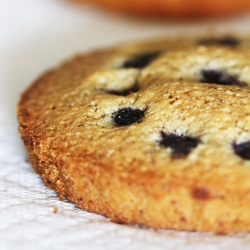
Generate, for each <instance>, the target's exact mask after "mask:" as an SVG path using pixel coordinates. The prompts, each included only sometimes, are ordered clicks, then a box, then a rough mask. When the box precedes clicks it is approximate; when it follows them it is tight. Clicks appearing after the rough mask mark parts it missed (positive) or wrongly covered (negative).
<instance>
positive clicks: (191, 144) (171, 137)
mask: <svg viewBox="0 0 250 250" xmlns="http://www.w3.org/2000/svg"><path fill="white" fill-rule="evenodd" d="M161 137H162V139H161V140H160V142H159V143H160V145H161V146H163V147H165V148H171V149H172V154H173V156H186V155H188V154H189V153H190V152H191V151H192V149H194V148H195V147H196V146H197V145H198V143H199V140H198V139H196V138H192V137H189V136H184V135H175V134H173V133H170V134H165V133H164V132H163V131H161Z"/></svg>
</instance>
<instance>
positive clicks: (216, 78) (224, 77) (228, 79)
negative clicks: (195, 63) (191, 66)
mask: <svg viewBox="0 0 250 250" xmlns="http://www.w3.org/2000/svg"><path fill="white" fill-rule="evenodd" d="M201 76H202V78H201V80H200V82H204V83H215V84H221V85H237V86H243V85H244V83H243V82H240V81H239V80H238V78H237V77H236V76H234V75H230V74H228V73H227V72H224V71H221V70H218V69H203V70H202V71H201Z"/></svg>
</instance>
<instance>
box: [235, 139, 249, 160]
mask: <svg viewBox="0 0 250 250" xmlns="http://www.w3.org/2000/svg"><path fill="white" fill-rule="evenodd" d="M233 149H234V152H235V154H237V155H238V156H240V157H241V158H243V159H246V160H250V141H248V142H243V143H240V144H236V143H234V144H233Z"/></svg>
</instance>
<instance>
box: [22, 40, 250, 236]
mask: <svg viewBox="0 0 250 250" xmlns="http://www.w3.org/2000/svg"><path fill="white" fill-rule="evenodd" d="M249 47H250V46H249V39H246V38H235V37H229V36H227V37H205V38H190V39H187V38H180V39H177V38H176V39H175V38H173V39H163V40H159V41H149V42H138V43H130V44H124V45H120V46H117V47H114V48H109V49H103V50H99V51H94V52H91V53H88V54H83V55H78V56H76V57H74V58H72V59H70V60H69V61H67V62H65V63H63V64H62V65H60V66H59V67H57V68H55V69H52V70H51V71H49V72H47V73H45V74H44V75H42V76H41V77H40V78H39V79H37V80H36V81H35V82H34V83H33V84H32V85H31V86H30V87H29V88H28V89H27V90H26V91H25V92H24V93H23V94H22V96H21V99H20V102H19V105H18V109H17V114H18V119H19V122H20V133H21V136H22V139H23V142H24V144H25V146H26V147H27V151H28V154H29V157H30V160H31V163H32V166H33V168H34V170H35V171H36V172H37V173H38V174H39V175H40V176H41V177H42V178H43V180H44V182H45V184H46V185H47V186H48V187H49V188H52V189H54V190H55V191H56V192H57V194H58V195H59V197H60V198H61V199H68V200H69V201H72V202H74V203H75V204H76V205H77V206H78V207H80V208H83V209H85V210H87V211H90V212H95V213H99V214H102V215H105V216H107V217H109V218H110V219H111V220H112V221H114V222H118V223H127V224H138V225H145V226H147V227H154V228H165V229H175V230H188V231H203V232H207V231H211V232H216V233H229V232H248V231H250V213H249V207H250V181H249V179H250V129H249V128H250V98H249V95H250V89H249V86H250V65H249V60H248V58H250V50H249Z"/></svg>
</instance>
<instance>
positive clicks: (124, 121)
mask: <svg viewBox="0 0 250 250" xmlns="http://www.w3.org/2000/svg"><path fill="white" fill-rule="evenodd" d="M144 112H145V111H144V110H141V109H132V108H123V109H120V110H118V111H117V112H115V113H114V114H113V115H112V119H113V122H114V125H116V126H118V127H120V126H126V125H130V124H132V123H135V122H140V121H141V119H142V118H143V117H144Z"/></svg>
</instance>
